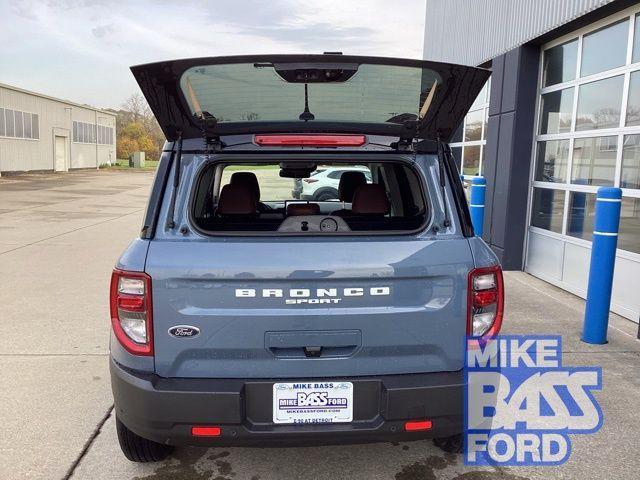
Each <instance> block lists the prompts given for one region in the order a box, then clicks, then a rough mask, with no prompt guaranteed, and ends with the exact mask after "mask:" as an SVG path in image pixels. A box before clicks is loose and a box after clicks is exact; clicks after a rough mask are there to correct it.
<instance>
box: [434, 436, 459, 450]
mask: <svg viewBox="0 0 640 480" xmlns="http://www.w3.org/2000/svg"><path fill="white" fill-rule="evenodd" d="M433 444H434V445H435V446H436V447H438V448H439V449H440V450H442V451H444V452H446V453H462V446H463V443H462V435H461V434H458V435H452V436H451V437H442V438H434V439H433Z"/></svg>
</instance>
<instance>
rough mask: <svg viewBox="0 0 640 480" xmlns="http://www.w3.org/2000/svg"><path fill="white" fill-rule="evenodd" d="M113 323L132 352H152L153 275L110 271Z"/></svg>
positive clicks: (122, 342) (117, 332) (143, 353)
mask: <svg viewBox="0 0 640 480" xmlns="http://www.w3.org/2000/svg"><path fill="white" fill-rule="evenodd" d="M109 303H110V307H111V326H112V328H113V333H114V334H115V336H116V338H117V339H118V342H120V344H121V345H122V346H123V347H124V348H125V349H126V350H127V351H128V352H129V353H132V354H133V355H147V356H148V355H153V330H152V323H153V313H152V307H151V277H149V275H147V274H146V273H141V272H127V271H124V270H118V269H115V270H114V271H113V273H112V274H111V289H110V302H109Z"/></svg>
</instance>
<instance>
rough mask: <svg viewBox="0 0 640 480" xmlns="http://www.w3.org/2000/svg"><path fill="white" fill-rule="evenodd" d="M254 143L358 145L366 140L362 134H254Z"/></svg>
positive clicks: (318, 145) (313, 145) (324, 145)
mask: <svg viewBox="0 0 640 480" xmlns="http://www.w3.org/2000/svg"><path fill="white" fill-rule="evenodd" d="M254 141H255V142H256V144H258V145H261V146H264V145H279V146H303V145H307V146H311V147H360V146H362V145H364V144H365V143H366V141H367V139H366V137H365V136H364V135H256V136H255V137H254Z"/></svg>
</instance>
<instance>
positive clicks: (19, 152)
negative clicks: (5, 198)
mask: <svg viewBox="0 0 640 480" xmlns="http://www.w3.org/2000/svg"><path fill="white" fill-rule="evenodd" d="M115 161H116V115H115V114H114V113H111V112H107V111H105V110H100V109H98V108H94V107H91V106H89V105H80V104H77V103H73V102H69V101H67V100H61V99H58V98H54V97H49V96H47V95H42V94H39V93H34V92H30V91H27V90H23V89H21V88H17V87H13V86H10V85H5V84H1V83H0V174H1V173H3V172H24V171H56V172H66V171H68V170H72V169H77V168H97V167H99V166H100V165H103V164H111V163H115Z"/></svg>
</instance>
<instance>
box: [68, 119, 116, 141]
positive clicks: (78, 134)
mask: <svg viewBox="0 0 640 480" xmlns="http://www.w3.org/2000/svg"><path fill="white" fill-rule="evenodd" d="M113 138H114V135H113V127H109V126H107V125H96V124H93V123H86V122H77V121H74V122H73V141H74V142H75V143H92V144H96V143H97V144H98V145H113Z"/></svg>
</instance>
